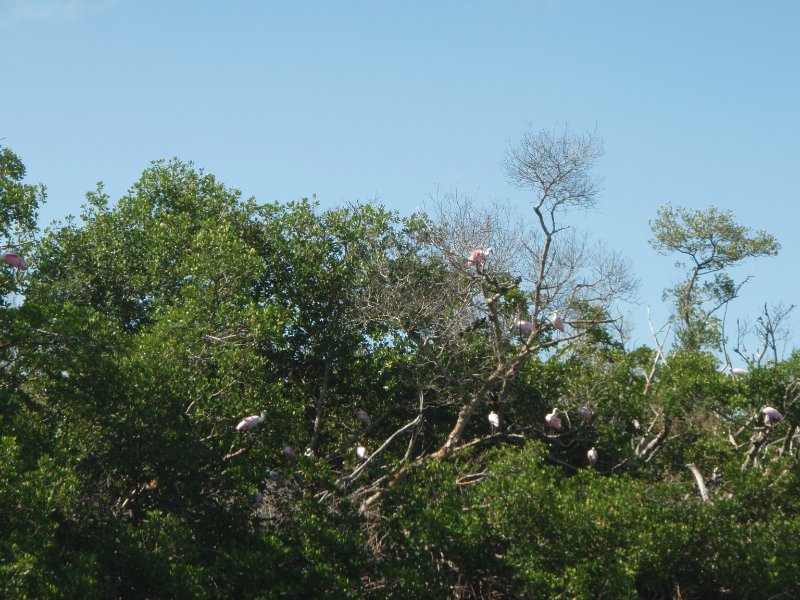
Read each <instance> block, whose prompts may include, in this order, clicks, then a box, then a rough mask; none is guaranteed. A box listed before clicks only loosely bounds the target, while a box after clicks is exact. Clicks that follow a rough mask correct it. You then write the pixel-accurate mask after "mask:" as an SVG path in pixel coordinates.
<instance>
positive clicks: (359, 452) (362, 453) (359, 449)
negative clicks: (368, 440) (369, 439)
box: [356, 444, 367, 460]
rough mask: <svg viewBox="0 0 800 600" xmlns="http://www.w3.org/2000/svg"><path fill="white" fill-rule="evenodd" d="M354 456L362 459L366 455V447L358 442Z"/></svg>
mask: <svg viewBox="0 0 800 600" xmlns="http://www.w3.org/2000/svg"><path fill="white" fill-rule="evenodd" d="M356 456H357V457H358V458H359V460H364V459H365V458H366V456H367V449H366V448H365V447H364V446H362V445H361V444H359V445H358V446H356Z"/></svg>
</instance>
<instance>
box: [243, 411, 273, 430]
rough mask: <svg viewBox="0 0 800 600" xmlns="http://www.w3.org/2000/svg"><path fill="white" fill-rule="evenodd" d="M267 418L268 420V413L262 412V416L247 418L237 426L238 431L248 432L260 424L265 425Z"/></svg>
mask: <svg viewBox="0 0 800 600" xmlns="http://www.w3.org/2000/svg"><path fill="white" fill-rule="evenodd" d="M266 418H267V413H266V411H262V413H261V414H260V415H251V416H249V417H245V418H244V419H242V420H241V421H239V424H238V425H237V426H236V431H247V430H249V429H252V428H253V427H255V426H256V425H258V424H259V423H263V422H264V419H266Z"/></svg>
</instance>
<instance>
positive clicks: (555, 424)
mask: <svg viewBox="0 0 800 600" xmlns="http://www.w3.org/2000/svg"><path fill="white" fill-rule="evenodd" d="M544 422H545V423H547V425H548V427H552V428H553V429H561V419H559V418H558V409H557V408H554V409H553V412H551V413H549V414H547V415H545V417H544Z"/></svg>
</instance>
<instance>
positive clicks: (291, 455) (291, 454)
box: [283, 444, 297, 462]
mask: <svg viewBox="0 0 800 600" xmlns="http://www.w3.org/2000/svg"><path fill="white" fill-rule="evenodd" d="M283 457H284V458H285V459H286V460H288V461H289V462H296V461H297V454H295V451H294V450H292V447H291V446H290V445H289V444H284V446H283Z"/></svg>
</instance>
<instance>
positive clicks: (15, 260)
mask: <svg viewBox="0 0 800 600" xmlns="http://www.w3.org/2000/svg"><path fill="white" fill-rule="evenodd" d="M2 258H3V262H4V263H6V264H7V265H8V266H9V267H14V268H15V269H27V268H28V263H26V262H25V259H24V258H22V257H21V256H20V255H19V254H17V253H16V252H5V253H4V254H3V256H2Z"/></svg>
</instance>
